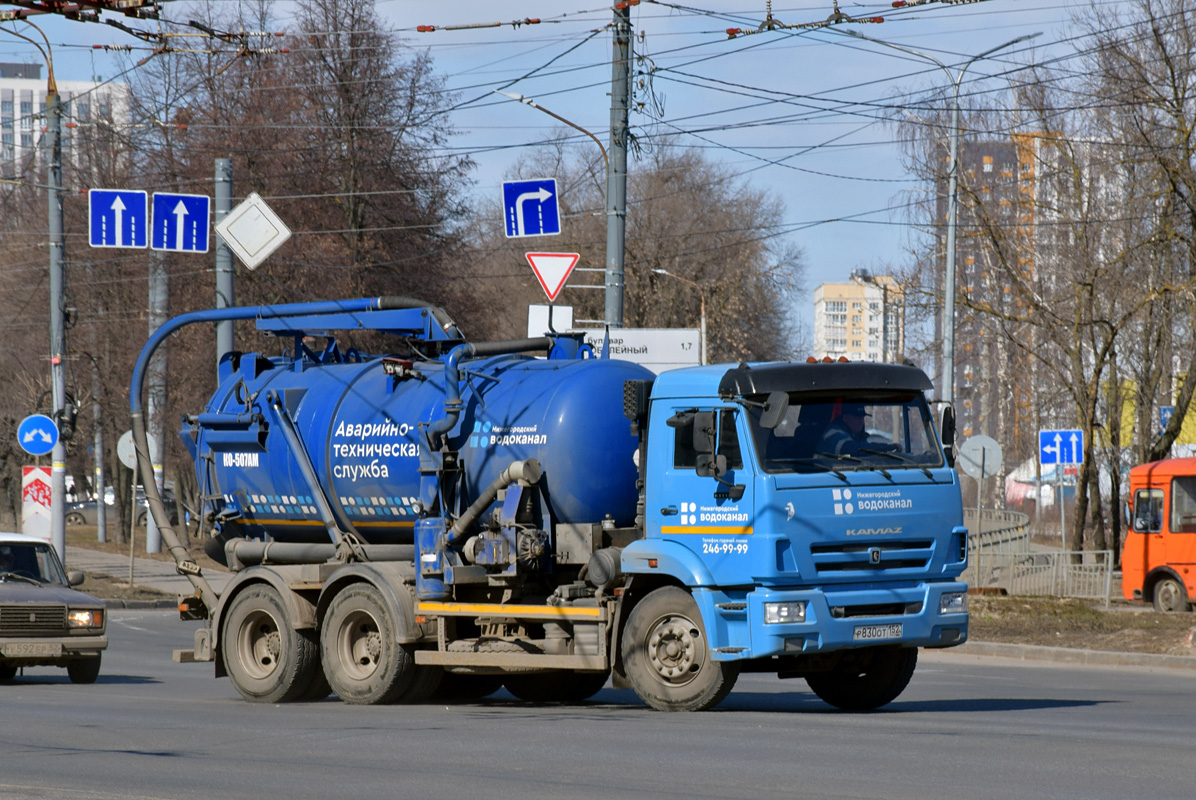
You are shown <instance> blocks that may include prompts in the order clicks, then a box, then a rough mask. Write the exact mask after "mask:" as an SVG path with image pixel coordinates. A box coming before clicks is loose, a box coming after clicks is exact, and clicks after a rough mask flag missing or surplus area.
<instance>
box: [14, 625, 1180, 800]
mask: <svg viewBox="0 0 1196 800" xmlns="http://www.w3.org/2000/svg"><path fill="white" fill-rule="evenodd" d="M192 627H193V625H191V624H187V623H182V622H179V621H178V619H177V616H176V615H174V614H173V613H171V612H169V611H161V610H144V611H141V610H125V611H113V612H112V616H111V623H110V627H109V637H110V639H111V649H110V650H109V652H108V654H107V655H106V657H105V662H104V668H103V671H102V672H101V675H100V680H99V681H98V682H97V683H96V684H95V685H93V686H75V685H72V684H71V683H69V682H68V681H67V678H66V673H65V671H64V670H59V669H52V668H44V669H35V670H30V671H28V672H27V674H26V675H25V676H24V677H23V678H20V679H18V681H17V682H16V683H14V684H11V685H7V686H0V697H2V704H0V709H2V711H0V720H3V728H2V730H0V754H2V755H0V798H4V800H7V799H8V798H30V799H33V798H56V799H58V800H83V799H86V798H96V799H97V800H113V799H115V798H171V799H172V800H190V799H191V798H196V799H198V798H203V800H212V799H213V798H220V800H225V798H249V797H255V798H259V797H274V798H288V800H289V799H290V798H294V799H295V800H303V799H304V798H321V799H323V798H340V797H350V796H358V797H379V798H407V797H411V798H416V797H419V798H432V797H435V798H460V797H471V798H505V797H511V798H528V799H529V800H538V799H539V798H546V799H547V798H552V799H553V800H559V799H560V798H575V797H576V798H589V797H593V798H643V797H648V796H651V797H654V798H685V799H686V800H690V799H691V798H768V797H785V798H884V800H900V799H901V798H911V800H912V798H918V800H924V799H925V798H955V797H966V798H1000V800H1010V798H1030V797H1033V798H1086V799H1095V798H1138V797H1150V798H1159V799H1161V798H1183V799H1184V800H1189V799H1190V798H1191V797H1192V796H1193V795H1194V794H1196V773H1194V772H1193V770H1192V768H1191V763H1192V762H1191V742H1192V741H1193V740H1196V714H1194V713H1193V711H1194V710H1196V681H1194V680H1193V675H1192V672H1191V671H1188V670H1166V669H1160V670H1154V671H1150V670H1146V669H1141V668H1116V669H1113V668H1103V667H1091V666H1076V667H1071V666H1062V665H1033V664H1025V663H1018V662H1012V661H1006V660H1002V659H994V658H980V657H976V656H959V655H950V654H930V655H926V654H924V656H923V659H922V662H921V665H920V666H919V669H918V672H917V673H916V674H915V676H914V680H913V682H912V684H911V685H910V687H909V688H908V689H907V690H906V692H905V694H903V695H902V696H901V697H900V698H899V699H898V700H897V701H896V702H895V703H893V704H891V705H890V706H888V707H887V708H886V709H884V710H882V711H880V712H875V713H871V714H846V713H842V712H837V711H833V710H831V709H830V708H829V707H828V706H826V705H824V704H823V703H822V702H820V701H819V700H818V699H817V698H815V697H814V696H813V695H812V694H811V693H809V692H808V691H807V690H806V687H805V684H804V682H802V681H785V682H782V681H779V680H777V679H775V678H773V677H765V676H750V675H749V676H744V677H742V678H741V679H740V681H739V684H738V686H737V688H736V691H735V692H734V693H732V695H731V696H730V697H729V698H728V699H727V700H726V701H725V702H724V703H723V704H722V705H721V706H719V707H718V708H717V709H716V710H714V711H711V712H707V713H704V714H663V713H659V712H653V711H650V710H648V709H647V708H645V707H643V706H642V705H640V704H639V703H638V702H637V700H636V698H635V696H634V695H633V694H632V693H631V692H629V691H614V690H612V689H606V690H603V691H602V692H600V693H599V694H598V695H596V697H595V698H594V699H593V700H592V701H590V702H587V703H585V704H582V705H580V706H573V707H564V706H529V705H523V704H520V703H518V702H516V701H514V700H513V699H512V698H511V697H510V696H509V695H507V694H506V693H503V692H500V693H498V694H496V695H494V696H493V697H492V698H489V699H487V700H485V701H481V702H477V703H472V704H460V705H451V706H446V705H444V704H437V705H423V706H389V707H360V706H349V705H346V704H343V703H340V702H339V701H337V700H335V699H334V698H330V699H328V700H326V701H323V702H320V703H314V704H297V705H285V706H260V705H251V704H248V703H245V702H244V701H242V700H241V699H240V696H239V695H237V693H236V691H235V690H234V689H233V688H232V686H231V685H230V683H229V682H228V680H227V679H221V680H215V679H213V678H212V666H211V665H210V664H174V663H173V662H172V661H171V651H172V650H173V649H175V648H186V647H190V644H191V633H190V631H191V629H192Z"/></svg>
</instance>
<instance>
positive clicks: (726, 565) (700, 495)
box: [648, 408, 754, 583]
mask: <svg viewBox="0 0 1196 800" xmlns="http://www.w3.org/2000/svg"><path fill="white" fill-rule="evenodd" d="M672 414H673V416H672V417H671V418H670V419H669V422H668V425H669V427H670V428H672V429H673V430H672V436H671V437H668V436H667V435H666V437H662V438H664V439H665V440H666V441H668V440H669V439H671V442H669V446H668V447H664V448H660V451H665V452H660V451H657V452H656V453H655V457H656V459H657V460H656V461H655V464H656V467H657V468H656V469H655V470H652V469H650V470H649V477H648V480H649V482H650V483H653V484H655V486H653V487H652V490H650V491H649V492H648V496H649V497H650V498H653V501H652V504H651V505H650V506H649V507H648V521H649V525H650V526H651V527H652V528H656V529H657V530H659V531H660V533H661V535H662V536H664V537H665V538H669V539H673V540H675V541H678V542H680V543H682V544H684V545H685V546H686V547H687V548H689V549H690V550H692V551H693V552H694V553H695V554H697V555H698V556H700V557H701V558H702V560H703V561H704V562H706V566H707V568H708V569H710V571H711V573H712V574H713V576H714V578H715V580H716V581H719V582H720V583H722V582H723V581H729V582H735V581H737V580H738V581H742V578H743V575H744V574H745V573H744V570H743V566H744V564H745V562H746V559H747V557H748V554H749V544H750V543H751V534H752V520H753V517H754V513H753V512H754V506H753V500H754V492H753V485H752V471H751V469H750V467H749V465H750V463H751V462H750V456H749V454H748V453H747V452H745V447H744V446H741V444H742V442H741V437H740V434H739V430H738V427H737V425H738V421H739V420H738V417H739V410H738V409H735V408H715V409H708V410H702V409H698V410H695V409H677V410H675V411H674V412H672Z"/></svg>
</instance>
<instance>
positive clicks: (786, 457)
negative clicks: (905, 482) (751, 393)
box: [748, 392, 943, 473]
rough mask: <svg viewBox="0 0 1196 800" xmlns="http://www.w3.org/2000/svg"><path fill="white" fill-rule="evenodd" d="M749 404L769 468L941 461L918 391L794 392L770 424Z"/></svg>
mask: <svg viewBox="0 0 1196 800" xmlns="http://www.w3.org/2000/svg"><path fill="white" fill-rule="evenodd" d="M751 399H754V400H757V401H759V402H763V401H764V399H765V398H763V397H761V398H751ZM749 408H750V410H749V414H748V416H749V417H750V419H751V421H752V437H753V439H754V440H755V444H756V452H757V454H758V455H759V458H760V462H761V464H760V466H761V468H762V469H763V470H764V471H765V472H774V473H775V472H826V471H829V470H852V469H864V470H876V469H881V470H892V469H926V468H928V467H940V466H942V465H943V455H942V451H941V450H940V449H939V445H938V442H937V440H936V439H935V436H934V427H933V426H932V424H931V421H930V410H929V409H928V408H927V407H926V402H925V400H924V399H923V398H922V396H921V395H920V394H900V395H893V394H888V395H878V394H876V393H869V394H836V395H823V396H818V395H811V394H809V393H806V392H803V393H800V394H799V393H790V396H789V409H788V411H787V412H786V413H785V416H784V417H783V418H782V419H781V422H780V424H779V425H778V426H777V427H776V428H773V429H771V430H770V429H768V428H765V427H763V426H761V425H760V416H761V413H762V411H761V409H759V408H755V407H749Z"/></svg>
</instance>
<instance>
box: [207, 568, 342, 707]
mask: <svg viewBox="0 0 1196 800" xmlns="http://www.w3.org/2000/svg"><path fill="white" fill-rule="evenodd" d="M222 627H223V631H222V632H221V641H222V643H223V644H222V647H221V650H222V652H223V656H224V668H225V670H226V671H227V672H228V677H229V679H231V680H232V682H233V686H234V687H235V688H236V690H237V691H238V692H240V693H241V696H242V697H244V698H245V699H246V700H249V701H250V702H254V703H288V702H291V701H292V700H298V699H300V698H301V697H303V695H304V692H305V691H307V690H308V689H310V688H311V686H312V681H313V680H314V679H315V673H316V671H317V670H319V668H320V652H319V649H318V648H317V646H316V643H315V642H314V641H313V640H312V638H311V636H310V635H309V634H307V633H305V632H301V631H297V630H295V629H294V627H292V625H291V620H290V618H289V616H288V615H287V610H286V606H285V605H284V604H283V602H282V598H281V597H279V595H278V592H277V591H276V590H275V589H274V588H273V587H270V586H265V585H258V586H250V587H249V588H248V589H246V590H245V591H243V592H241V593H240V594H239V595H237V596H236V598H234V599H233V602H232V605H230V606H229V609H228V611H227V612H226V613H225V616H224V623H223V626H222Z"/></svg>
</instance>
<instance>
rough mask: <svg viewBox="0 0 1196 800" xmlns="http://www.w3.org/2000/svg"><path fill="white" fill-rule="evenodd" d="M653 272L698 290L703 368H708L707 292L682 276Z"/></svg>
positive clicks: (659, 270)
mask: <svg viewBox="0 0 1196 800" xmlns="http://www.w3.org/2000/svg"><path fill="white" fill-rule="evenodd" d="M652 271H653V272H655V273H656V274H657V275H668V276H669V277H670V278H676V279H677V280H679V281H681V282H682V283H688V284H689V285H690V286H692V287H694V288H695V289H697V290H698V301H699V302H700V304H701V306H700V311H699V314H700V317H699V321H698V324H699V325H700V326H701V327H700V328H699V333H698V336H699V338H700V339H701V353H702V355H701V358H702V366H706V364H707V363H709V362H707V360H706V290H705V289H703V288H702V285H701V284H699V283H697V282H696V281H691V280H690V279H689V278H682V277H681V276H680V275H674V274H673V273H671V272H669V271H668V270H667V269H654V270H652Z"/></svg>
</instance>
